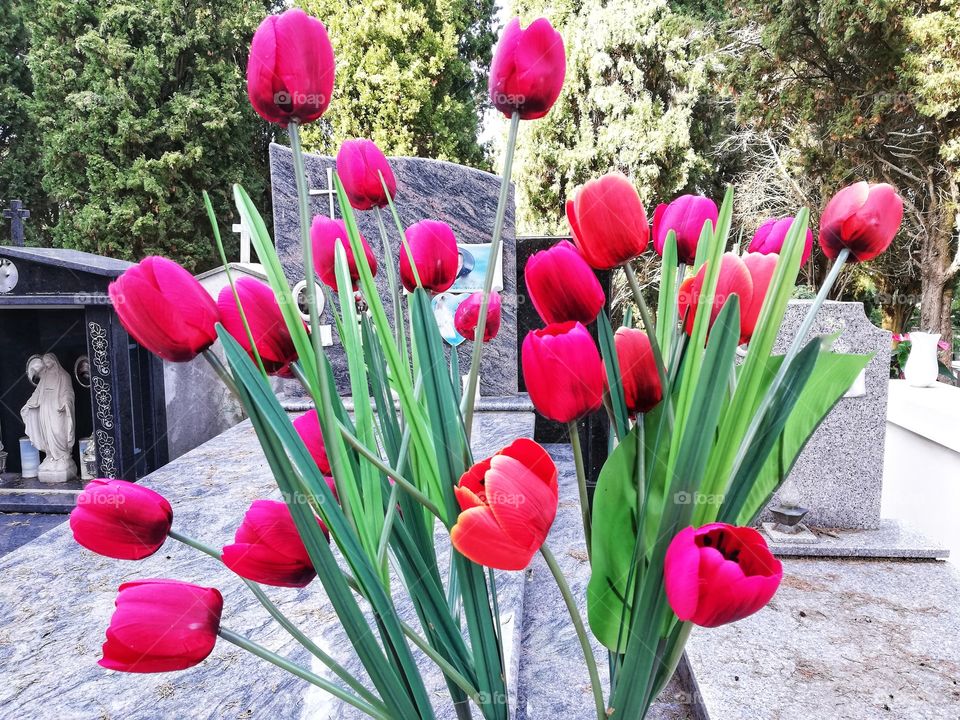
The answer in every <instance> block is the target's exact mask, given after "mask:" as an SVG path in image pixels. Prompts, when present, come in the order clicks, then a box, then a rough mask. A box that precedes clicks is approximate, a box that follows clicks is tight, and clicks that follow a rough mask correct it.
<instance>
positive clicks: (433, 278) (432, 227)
mask: <svg viewBox="0 0 960 720" xmlns="http://www.w3.org/2000/svg"><path fill="white" fill-rule="evenodd" d="M405 235H406V237H407V244H408V245H409V246H410V254H412V255H413V262H414V264H415V265H416V267H417V273H418V274H419V275H420V283H421V284H422V285H423V287H424V288H425V289H426V290H429V291H430V292H435V293H441V292H443V291H444V290H448V289H450V286H451V285H453V283H454V281H455V280H456V279H457V269H458V268H457V266H458V265H459V264H460V251H459V250H458V249H457V238H456V237H454V234H453V230H452V229H451V228H450V226H449V225H447V224H446V223H444V222H440V221H439V220H421V221H420V222H418V223H415V224H414V225H411V226H410V227H408V228H407V231H406V233H405ZM410 254H408V253H407V248H406V247H404V246H403V245H401V246H400V281H401V282H402V283H403V286H404V287H405V288H406V289H407V290H409V291H410V292H413V291H414V290H415V289H416V287H417V279H416V277H415V276H414V274H413V268H412V267H411V265H410Z"/></svg>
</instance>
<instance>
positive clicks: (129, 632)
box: [100, 580, 223, 673]
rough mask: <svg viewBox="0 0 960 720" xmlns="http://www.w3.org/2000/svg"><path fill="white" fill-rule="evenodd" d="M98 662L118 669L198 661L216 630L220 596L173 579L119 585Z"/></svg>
mask: <svg viewBox="0 0 960 720" xmlns="http://www.w3.org/2000/svg"><path fill="white" fill-rule="evenodd" d="M116 605H117V609H116V610H114V611H113V617H112V618H110V627H108V628H107V641H106V642H105V643H104V644H103V658H102V659H101V660H100V665H101V666H103V667H105V668H107V669H108V670H120V671H121V672H136V673H154V672H169V671H171V670H183V669H184V668H188V667H193V666H194V665H197V664H198V663H200V662H202V661H203V660H204V658H206V657H207V656H208V655H209V654H210V653H211V652H212V651H213V646H214V645H215V644H216V642H217V633H218V632H219V630H220V614H221V613H222V612H223V596H222V595H220V592H219V591H217V590H215V589H214V588H205V587H199V586H198V585H190V584H189V583H183V582H177V581H176V580H137V581H135V582H128V583H124V584H123V585H121V586H120V591H119V594H118V595H117V602H116Z"/></svg>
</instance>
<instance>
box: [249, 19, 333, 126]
mask: <svg viewBox="0 0 960 720" xmlns="http://www.w3.org/2000/svg"><path fill="white" fill-rule="evenodd" d="M334 68H335V63H334V59H333V47H332V46H331V45H330V38H328V37H327V30H326V28H325V27H324V26H323V23H322V22H320V21H319V20H317V19H316V18H313V17H310V16H309V15H307V14H306V13H305V12H303V10H298V9H293V10H287V11H286V12H283V13H281V14H280V15H270V16H268V17H267V18H266V19H265V20H264V21H263V22H262V23H260V27H258V28H257V32H256V33H254V35H253V42H252V43H251V45H250V58H249V59H248V60H247V95H248V97H249V98H250V104H251V105H253V109H254V110H256V111H257V113H258V114H259V115H260V117H262V118H263V119H264V120H266V121H267V122H272V123H277V124H278V125H280V126H281V127H286V126H287V123H290V122H297V123H308V122H313V121H314V120H316V119H317V118H319V117H320V116H321V115H323V113H324V112H325V111H326V109H327V106H328V105H329V104H330V95H331V94H332V93H333V76H334Z"/></svg>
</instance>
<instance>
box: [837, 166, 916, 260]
mask: <svg viewBox="0 0 960 720" xmlns="http://www.w3.org/2000/svg"><path fill="white" fill-rule="evenodd" d="M902 220H903V200H902V199H901V197H900V196H899V195H898V194H897V191H896V189H895V188H893V186H891V185H887V184H886V183H879V184H874V183H867V182H858V183H855V184H853V185H850V186H849V187H845V188H844V189H843V190H841V191H840V192H838V193H837V194H836V195H834V196H833V198H831V200H830V202H828V203H827V207H825V208H824V210H823V214H822V215H821V216H820V247H821V248H823V253H824V255H826V256H827V257H828V258H830V259H831V260H833V259H835V258H836V257H837V255H839V254H840V251H841V250H842V249H843V248H846V249H848V250H849V251H850V260H851V261H852V262H866V261H867V260H872V259H873V258H875V257H876V256H877V255H879V254H880V253H882V252H883V251H884V250H886V249H887V248H888V247H889V246H890V243H891V242H892V241H893V238H894V237H895V236H896V234H897V231H898V230H899V229H900V222H901V221H902Z"/></svg>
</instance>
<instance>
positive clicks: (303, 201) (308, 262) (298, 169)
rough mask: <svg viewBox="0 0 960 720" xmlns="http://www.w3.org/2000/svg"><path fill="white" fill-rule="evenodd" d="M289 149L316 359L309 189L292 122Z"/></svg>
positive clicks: (317, 323)
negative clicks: (291, 153)
mask: <svg viewBox="0 0 960 720" xmlns="http://www.w3.org/2000/svg"><path fill="white" fill-rule="evenodd" d="M287 131H288V132H289V134H290V149H291V150H292V151H293V174H294V177H295V178H296V181H297V205H298V206H299V208H300V243H301V245H302V246H303V272H304V277H305V278H306V281H307V307H309V308H310V337H311V339H312V340H313V350H314V352H315V353H316V355H317V357H319V356H320V353H322V352H323V346H322V345H321V338H320V316H319V314H318V313H317V282H316V279H315V270H314V267H313V243H311V242H310V188H308V187H307V170H306V166H305V165H304V162H303V147H302V146H301V144H300V125H299V124H298V123H297V122H296V121H294V122H291V123H290V124H289V125H288V126H287Z"/></svg>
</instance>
